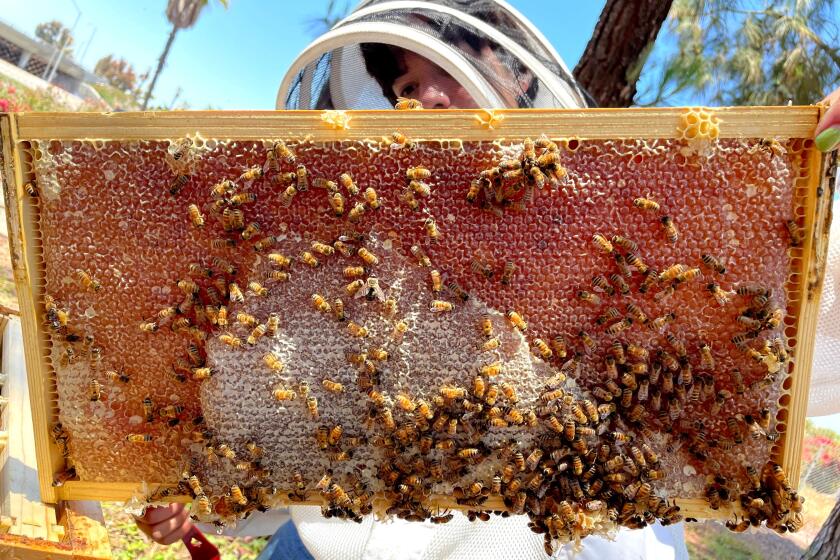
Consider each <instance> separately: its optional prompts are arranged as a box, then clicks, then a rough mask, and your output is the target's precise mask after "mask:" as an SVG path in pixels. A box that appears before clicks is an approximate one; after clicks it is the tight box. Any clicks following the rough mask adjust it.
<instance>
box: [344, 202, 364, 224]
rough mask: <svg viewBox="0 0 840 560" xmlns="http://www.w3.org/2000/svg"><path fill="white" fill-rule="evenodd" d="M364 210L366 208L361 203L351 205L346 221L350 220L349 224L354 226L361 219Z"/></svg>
mask: <svg viewBox="0 0 840 560" xmlns="http://www.w3.org/2000/svg"><path fill="white" fill-rule="evenodd" d="M366 209H367V207H366V206H365V204H364V203H363V202H357V203H356V204H355V205H353V208H351V209H350V212H348V213H347V219H348V220H350V222H351V223H354V224H355V223H356V222H358V221H359V220H361V219H362V216H364V214H365V210H366Z"/></svg>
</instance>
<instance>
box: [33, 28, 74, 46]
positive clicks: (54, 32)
mask: <svg viewBox="0 0 840 560" xmlns="http://www.w3.org/2000/svg"><path fill="white" fill-rule="evenodd" d="M35 36H36V37H38V38H39V39H40V40H42V41H43V42H45V43H47V44H48V45H55V46H56V47H60V46H61V45H62V43H64V50H65V52H67V53H68V54H70V53H71V52H73V47H72V45H73V36H72V35H71V34H70V30H69V29H67V28H66V27H64V24H63V23H61V22H60V21H58V20H53V21H45V22H44V23H39V24H38V26H37V27H36V28H35Z"/></svg>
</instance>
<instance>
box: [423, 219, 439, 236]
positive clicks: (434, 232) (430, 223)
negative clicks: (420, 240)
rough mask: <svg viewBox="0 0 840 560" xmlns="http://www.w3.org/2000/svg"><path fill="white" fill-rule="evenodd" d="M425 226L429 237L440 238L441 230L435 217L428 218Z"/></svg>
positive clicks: (424, 223)
mask: <svg viewBox="0 0 840 560" xmlns="http://www.w3.org/2000/svg"><path fill="white" fill-rule="evenodd" d="M423 226H424V227H425V228H426V235H428V236H429V239H431V240H432V241H437V240H438V239H440V230H438V227H437V222H435V220H434V218H426V221H425V222H423Z"/></svg>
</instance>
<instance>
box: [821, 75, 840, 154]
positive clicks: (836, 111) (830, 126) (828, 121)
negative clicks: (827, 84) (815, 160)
mask: <svg viewBox="0 0 840 560" xmlns="http://www.w3.org/2000/svg"><path fill="white" fill-rule="evenodd" d="M823 102H824V103H830V104H831V105H830V106H829V108H828V111H826V112H825V115H823V118H822V119H820V122H819V123H817V129H816V143H817V148H818V149H819V150H820V151H823V152H830V151H831V150H835V149H837V146H838V145H840V88H837V89H835V90H834V91H832V92H831V93H829V94H828V95H827V96H826V98H825V99H823Z"/></svg>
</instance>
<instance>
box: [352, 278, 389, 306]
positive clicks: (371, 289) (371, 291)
mask: <svg viewBox="0 0 840 560" xmlns="http://www.w3.org/2000/svg"><path fill="white" fill-rule="evenodd" d="M362 296H365V299H367V300H368V301H374V300H378V301H385V292H383V291H382V287H381V286H380V285H379V279H378V278H377V277H375V276H369V277H368V279H367V280H365V283H364V291H360V292H357V293H356V295H355V297H356V298H360V297H362Z"/></svg>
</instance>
